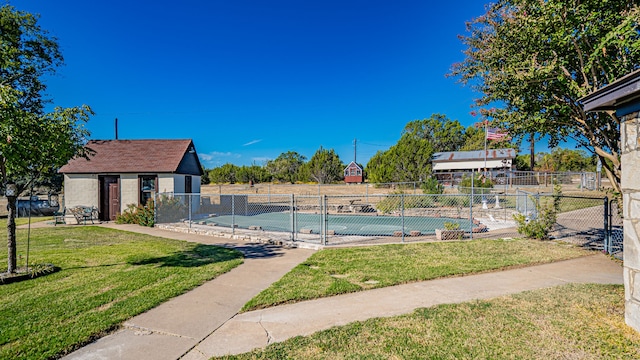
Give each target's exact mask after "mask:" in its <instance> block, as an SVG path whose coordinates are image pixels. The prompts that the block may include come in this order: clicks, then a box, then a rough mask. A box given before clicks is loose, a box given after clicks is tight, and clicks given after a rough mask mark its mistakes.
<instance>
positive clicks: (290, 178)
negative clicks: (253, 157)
mask: <svg viewBox="0 0 640 360" xmlns="http://www.w3.org/2000/svg"><path fill="white" fill-rule="evenodd" d="M306 159H307V158H306V157H304V156H303V155H300V154H298V153H297V152H295V151H287V152H286V153H282V154H280V155H279V156H278V157H277V158H275V160H269V161H267V171H269V173H270V174H271V176H273V178H274V179H275V180H278V181H286V182H290V183H292V184H293V183H295V182H296V180H298V179H299V176H298V175H299V174H298V171H299V170H300V168H301V167H302V165H303V164H304V161H305V160H306Z"/></svg>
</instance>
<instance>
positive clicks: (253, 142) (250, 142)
mask: <svg viewBox="0 0 640 360" xmlns="http://www.w3.org/2000/svg"><path fill="white" fill-rule="evenodd" d="M260 141H262V139H257V140H251V141H249V142H248V143H246V144H242V146H249V145H253V144H257V143H259V142H260Z"/></svg>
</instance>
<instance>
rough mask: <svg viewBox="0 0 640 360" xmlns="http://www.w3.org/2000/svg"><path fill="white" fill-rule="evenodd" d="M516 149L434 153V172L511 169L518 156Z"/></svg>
mask: <svg viewBox="0 0 640 360" xmlns="http://www.w3.org/2000/svg"><path fill="white" fill-rule="evenodd" d="M516 155H517V152H516V150H515V149H490V150H486V151H485V150H478V151H449V152H439V153H435V154H433V157H432V158H431V163H432V166H433V168H432V169H433V171H434V172H454V171H469V172H471V171H472V170H475V171H478V170H484V169H486V170H487V171H490V172H495V171H509V170H511V167H512V166H513V160H514V159H515V158H516Z"/></svg>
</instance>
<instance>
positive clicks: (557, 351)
mask: <svg viewBox="0 0 640 360" xmlns="http://www.w3.org/2000/svg"><path fill="white" fill-rule="evenodd" d="M638 358H640V333H638V332H636V331H634V330H632V329H631V328H629V327H627V326H626V325H625V324H624V288H623V286H621V285H565V286H560V287H555V288H550V289H542V290H536V291H529V292H524V293H520V294H516V295H511V296H505V297H500V298H495V299H492V300H482V301H472V302H467V303H462V304H452V305H440V306H436V307H432V308H426V309H418V310H416V311H415V312H413V313H412V314H409V315H403V316H398V317H393V318H377V319H370V320H367V321H362V322H355V323H351V324H348V325H346V326H341V327H335V328H332V329H329V330H325V331H321V332H318V333H315V334H313V335H311V336H308V337H295V338H292V339H289V340H287V341H285V342H282V343H276V344H272V345H270V346H268V347H267V348H266V349H265V350H255V351H253V352H251V353H247V354H242V355H238V356H227V357H225V359H638Z"/></svg>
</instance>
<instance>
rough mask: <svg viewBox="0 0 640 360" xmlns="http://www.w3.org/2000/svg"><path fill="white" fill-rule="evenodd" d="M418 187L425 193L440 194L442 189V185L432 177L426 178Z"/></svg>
mask: <svg viewBox="0 0 640 360" xmlns="http://www.w3.org/2000/svg"><path fill="white" fill-rule="evenodd" d="M420 187H421V188H422V192H423V193H425V194H442V192H443V191H444V186H442V184H440V183H439V182H438V180H437V179H436V178H433V177H430V178H427V180H425V181H424V182H423V183H422V185H421V186H420Z"/></svg>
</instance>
